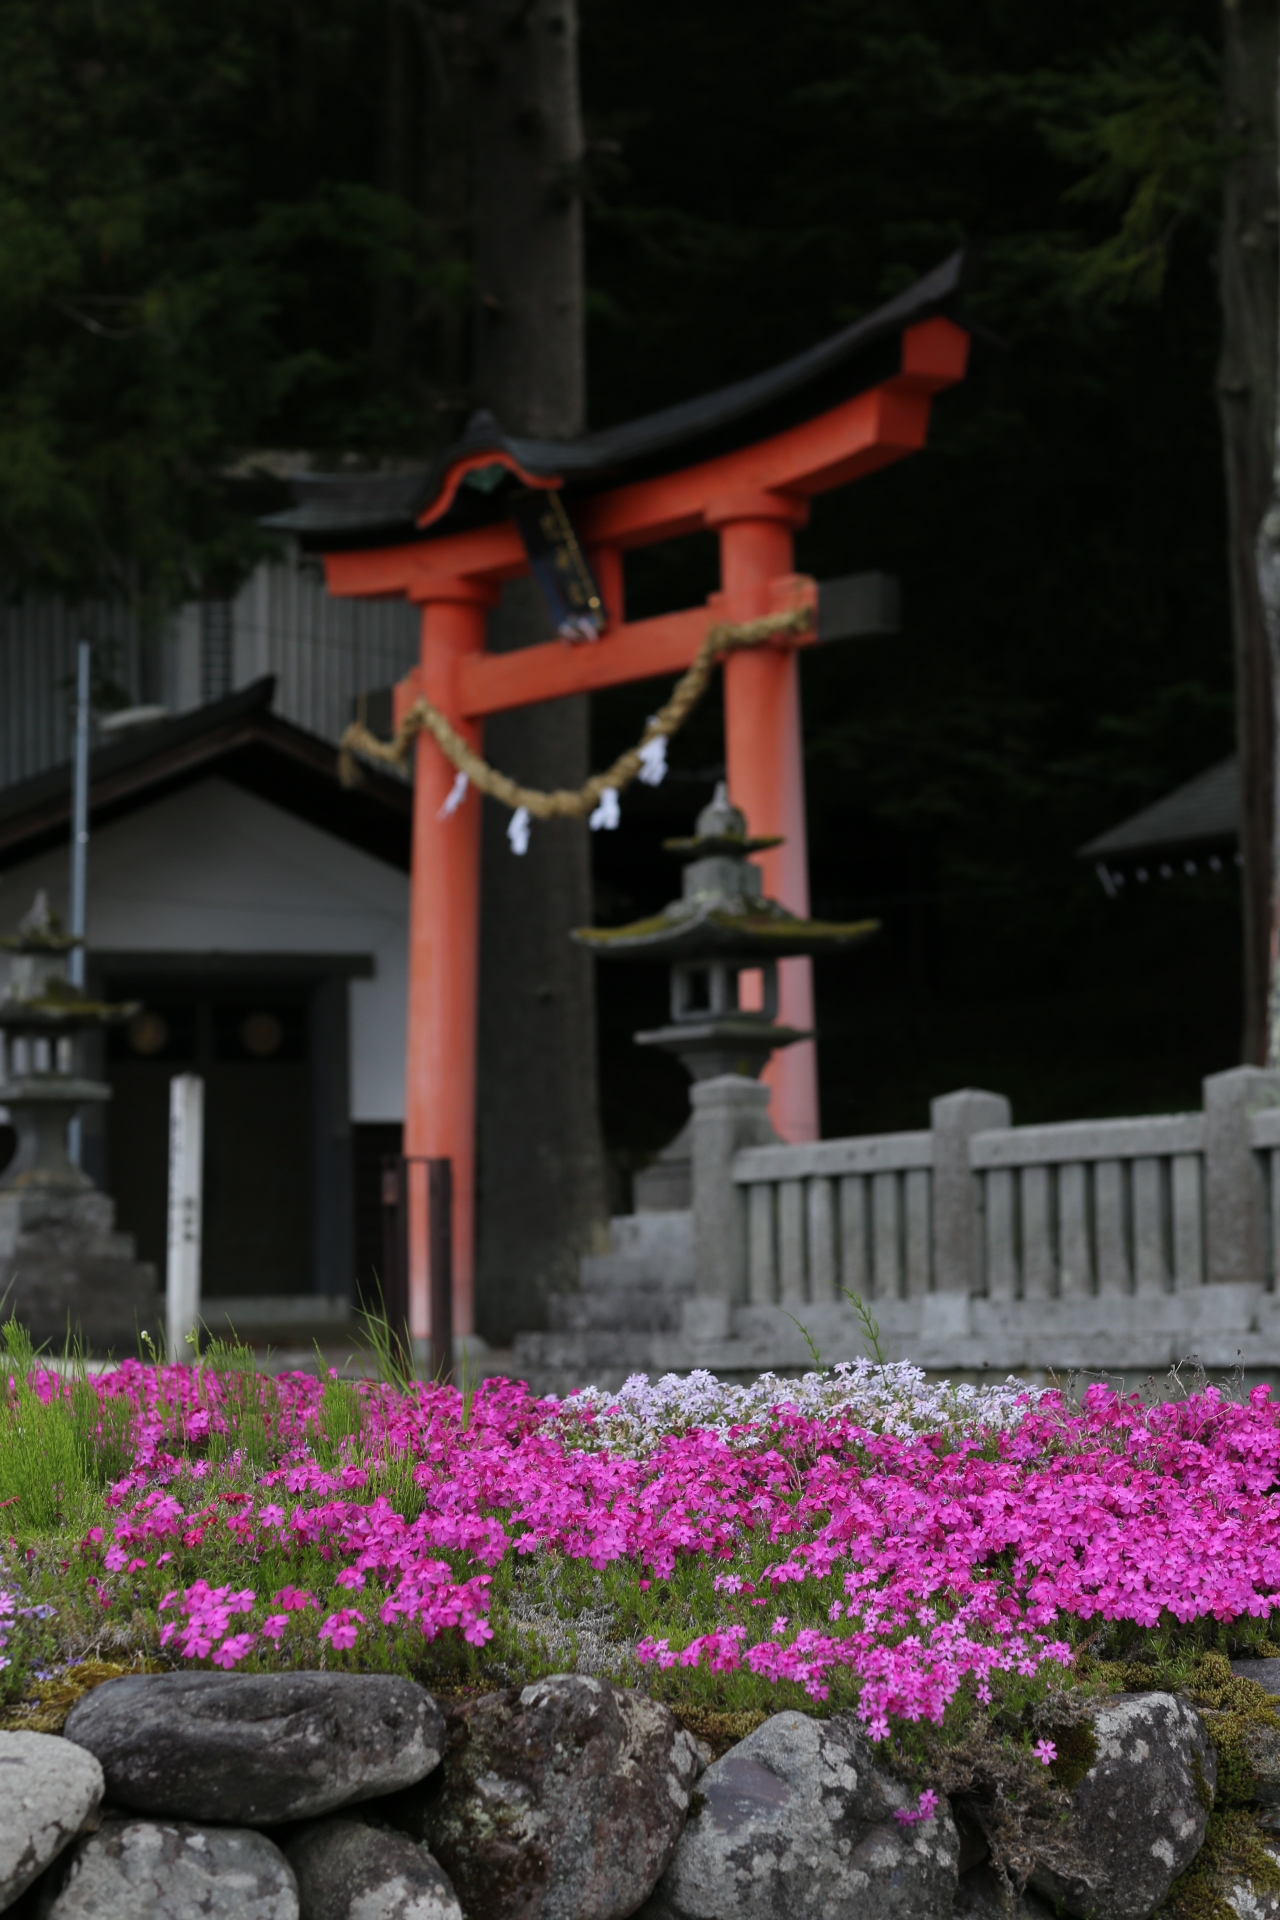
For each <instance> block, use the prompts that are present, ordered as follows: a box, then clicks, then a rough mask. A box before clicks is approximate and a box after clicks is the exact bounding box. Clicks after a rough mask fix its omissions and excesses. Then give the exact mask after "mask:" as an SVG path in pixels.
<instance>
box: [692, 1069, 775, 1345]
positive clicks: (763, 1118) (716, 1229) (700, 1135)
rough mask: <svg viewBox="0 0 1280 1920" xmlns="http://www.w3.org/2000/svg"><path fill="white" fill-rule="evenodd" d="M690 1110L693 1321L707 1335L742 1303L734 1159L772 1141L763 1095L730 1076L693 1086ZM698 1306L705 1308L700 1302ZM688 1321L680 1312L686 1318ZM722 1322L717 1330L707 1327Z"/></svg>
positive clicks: (740, 1204) (742, 1253)
mask: <svg viewBox="0 0 1280 1920" xmlns="http://www.w3.org/2000/svg"><path fill="white" fill-rule="evenodd" d="M690 1099H691V1101H692V1104H693V1267H694V1276H695V1277H694V1284H695V1286H696V1288H697V1302H696V1303H694V1302H691V1303H690V1305H694V1304H696V1305H697V1306H698V1307H699V1310H700V1312H699V1317H700V1318H701V1319H705V1320H706V1321H707V1327H706V1331H707V1333H709V1334H710V1333H712V1332H718V1331H725V1330H727V1328H728V1324H729V1309H730V1307H735V1306H737V1305H738V1304H739V1303H740V1302H741V1301H742V1300H744V1299H745V1298H746V1292H747V1221H746V1198H745V1195H744V1194H743V1192H742V1190H741V1189H740V1188H738V1187H736V1186H735V1185H734V1183H733V1160H734V1155H735V1154H736V1153H737V1152H738V1150H739V1149H740V1148H741V1147H764V1146H770V1145H772V1144H773V1143H774V1142H775V1141H776V1140H777V1138H778V1136H777V1134H776V1133H775V1132H774V1130H773V1128H772V1126H771V1125H770V1123H769V1089H768V1087H766V1086H762V1085H761V1083H760V1081H759V1080H748V1079H745V1078H744V1077H743V1076H742V1075H740V1074H736V1073H726V1074H720V1075H718V1076H717V1077H716V1078H715V1079H714V1080H699V1081H697V1082H695V1084H694V1085H693V1087H692V1088H691V1089H690ZM703 1302H705V1303H706V1308H705V1309H704V1308H703V1307H702V1303H703ZM687 1317H688V1315H687V1311H686V1318H687ZM713 1320H714V1321H716V1322H717V1323H718V1322H720V1321H723V1329H721V1328H719V1327H718V1326H717V1327H716V1328H714V1329H713V1327H712V1325H711V1322H712V1321H713Z"/></svg>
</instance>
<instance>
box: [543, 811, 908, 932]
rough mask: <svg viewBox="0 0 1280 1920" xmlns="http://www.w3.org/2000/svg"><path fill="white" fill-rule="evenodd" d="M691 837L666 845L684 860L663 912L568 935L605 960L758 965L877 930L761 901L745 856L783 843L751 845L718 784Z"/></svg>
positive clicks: (759, 884)
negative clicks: (677, 890)
mask: <svg viewBox="0 0 1280 1920" xmlns="http://www.w3.org/2000/svg"><path fill="white" fill-rule="evenodd" d="M697 827H698V830H697V833H696V834H695V835H693V837H692V838H690V839H687V840H668V841H666V842H664V844H665V845H666V846H667V847H668V848H669V849H670V850H671V851H672V852H677V853H680V854H682V855H683V856H684V857H685V860H686V863H687V864H686V865H685V869H684V874H683V876H682V878H683V890H682V893H681V897H680V898H679V899H678V900H672V901H671V902H670V903H669V904H668V905H667V906H665V907H664V908H663V909H662V911H661V913H656V914H653V915H652V916H651V917H650V918H648V919H646V920H634V921H632V922H631V923H630V925H628V926H625V927H578V928H576V929H575V930H574V934H573V938H574V939H575V940H577V941H578V942H580V944H581V945H583V946H585V947H590V948H591V950H592V952H593V953H598V954H600V955H601V956H602V958H605V959H618V960H624V959H625V960H635V959H644V960H668V961H680V962H682V963H688V962H697V961H699V960H741V961H743V962H745V963H748V964H750V963H752V962H755V963H759V962H760V961H765V960H786V959H790V958H792V957H793V956H795V955H797V954H814V953H827V952H831V951H832V950H834V949H838V948H843V947H849V946H854V945H856V944H857V943H858V942H859V941H862V940H866V939H868V938H869V937H870V936H871V935H872V934H873V933H876V932H878V930H879V926H880V923H879V921H878V920H853V921H828V920H803V919H801V918H800V916H799V915H798V914H794V913H791V912H789V911H788V910H787V908H786V907H784V906H781V905H780V904H779V903H778V901H776V900H770V899H768V898H767V896H766V895H765V892H764V888H763V881H762V876H761V872H760V869H759V867H757V866H756V865H754V863H753V862H752V861H750V860H748V859H747V857H746V856H747V854H748V853H749V852H754V851H756V850H758V849H761V848H765V847H776V846H780V845H781V844H782V842H781V839H780V838H778V837H777V836H775V837H773V838H771V839H764V840H752V839H751V838H750V837H749V835H748V833H747V822H746V816H745V815H744V814H743V812H742V811H741V809H740V808H738V807H735V806H734V805H733V803H732V801H731V800H730V799H729V795H728V789H727V788H726V786H725V783H724V781H723V780H722V781H720V783H719V785H718V786H717V787H716V790H715V795H714V797H713V799H712V800H711V802H710V804H709V805H708V806H705V807H704V808H703V809H702V812H701V813H700V814H699V815H698V821H697Z"/></svg>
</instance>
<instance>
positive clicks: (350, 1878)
mask: <svg viewBox="0 0 1280 1920" xmlns="http://www.w3.org/2000/svg"><path fill="white" fill-rule="evenodd" d="M287 1852H288V1857H289V1865H290V1866H291V1867H292V1868H293V1871H294V1875H295V1876H296V1878H297V1882H298V1899H299V1902H300V1903H301V1907H302V1920H462V1908H461V1907H460V1906H459V1905H458V1896H457V1894H456V1893H455V1892H454V1890H453V1888H452V1887H451V1886H450V1884H449V1881H448V1878H447V1876H446V1875H445V1874H443V1873H442V1872H441V1870H440V1868H439V1867H438V1866H437V1865H436V1863H435V1861H434V1860H433V1859H432V1858H431V1855H430V1854H429V1853H428V1852H427V1850H426V1848H425V1847H420V1846H418V1845H417V1843H416V1842H415V1841H413V1840H410V1839H409V1838H408V1836H407V1835H406V1834H403V1833H383V1832H381V1831H379V1830H378V1829H377V1828H374V1827H366V1826H364V1825H362V1824H361V1823H360V1822H359V1821H358V1820H322V1821H320V1822H319V1823H318V1824H317V1825H316V1826H314V1827H308V1828H307V1830H306V1832H305V1833H303V1834H302V1835H300V1837H299V1838H298V1839H297V1840H295V1841H294V1843H293V1845H292V1846H291V1847H289V1848H288V1849H287Z"/></svg>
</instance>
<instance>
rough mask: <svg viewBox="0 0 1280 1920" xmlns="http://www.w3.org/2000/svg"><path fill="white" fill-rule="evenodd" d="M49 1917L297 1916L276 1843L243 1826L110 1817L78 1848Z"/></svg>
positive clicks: (213, 1919)
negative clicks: (203, 1825)
mask: <svg viewBox="0 0 1280 1920" xmlns="http://www.w3.org/2000/svg"><path fill="white" fill-rule="evenodd" d="M45 1916H46V1920H298V1890H297V1887H296V1885H295V1883H294V1878H293V1873H292V1870H291V1869H290V1866H289V1863H288V1861H287V1860H286V1859H285V1857H284V1855H283V1854H282V1853H281V1851H280V1849H279V1847H275V1846H272V1844H271V1842H270V1840H268V1839H267V1838H266V1836H265V1835H264V1834H261V1833H251V1832H249V1831H248V1829H247V1828H243V1827H197V1826H192V1825H191V1824H189V1823H188V1822H187V1821H185V1820H174V1821H158V1820H127V1819H126V1820H105V1821H104V1822H103V1824H102V1826H101V1827H100V1828H99V1830H98V1832H97V1833H95V1834H91V1835H90V1836H89V1838H88V1839H87V1840H82V1841H81V1842H80V1843H79V1845H78V1846H77V1848H76V1851H75V1857H74V1859H73V1860H72V1862H71V1865H70V1868H69V1870H68V1873H67V1877H66V1879H65V1881H64V1882H63V1885H62V1889H61V1891H60V1892H59V1893H58V1894H57V1896H56V1897H55V1898H54V1900H53V1902H52V1904H51V1905H50V1906H48V1907H47V1908H46V1909H45Z"/></svg>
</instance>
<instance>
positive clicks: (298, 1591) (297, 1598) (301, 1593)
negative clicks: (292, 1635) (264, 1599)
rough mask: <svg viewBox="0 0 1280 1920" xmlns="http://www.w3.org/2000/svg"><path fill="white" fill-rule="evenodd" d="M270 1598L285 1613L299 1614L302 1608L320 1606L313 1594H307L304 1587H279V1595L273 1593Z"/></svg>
mask: <svg viewBox="0 0 1280 1920" xmlns="http://www.w3.org/2000/svg"><path fill="white" fill-rule="evenodd" d="M271 1598H272V1600H273V1601H274V1602H275V1604H276V1606H278V1607H283V1608H284V1610H285V1612H286V1613H299V1612H301V1610H302V1608H303V1607H318V1606H319V1605H320V1602H319V1601H318V1600H317V1599H316V1596H315V1595H314V1593H308V1591H307V1589H306V1588H305V1587H281V1589H280V1591H279V1593H273V1594H272V1596H271Z"/></svg>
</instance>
